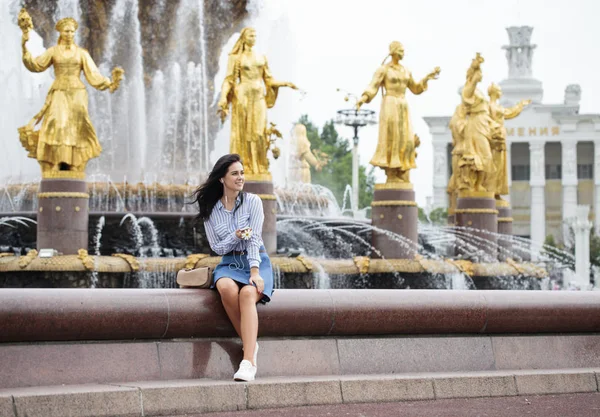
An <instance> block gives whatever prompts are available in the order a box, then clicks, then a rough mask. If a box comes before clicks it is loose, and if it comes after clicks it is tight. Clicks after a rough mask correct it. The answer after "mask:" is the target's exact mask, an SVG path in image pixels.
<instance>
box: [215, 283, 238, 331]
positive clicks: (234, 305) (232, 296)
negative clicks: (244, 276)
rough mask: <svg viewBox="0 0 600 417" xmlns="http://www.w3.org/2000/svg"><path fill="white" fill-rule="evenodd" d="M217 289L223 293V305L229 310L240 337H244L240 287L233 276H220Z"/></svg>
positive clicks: (230, 318)
mask: <svg viewBox="0 0 600 417" xmlns="http://www.w3.org/2000/svg"><path fill="white" fill-rule="evenodd" d="M217 290H218V291H219V294H220V295H221V301H222V303H223V307H224V308H225V311H226V312H227V316H228V317H229V320H230V321H231V324H232V325H233V327H234V328H235V331H236V332H237V334H238V336H239V337H242V332H241V315H240V301H239V298H240V287H238V285H237V284H236V282H235V281H234V280H232V279H231V278H220V279H219V280H218V281H217Z"/></svg>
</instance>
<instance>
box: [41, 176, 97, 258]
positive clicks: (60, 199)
mask: <svg viewBox="0 0 600 417" xmlns="http://www.w3.org/2000/svg"><path fill="white" fill-rule="evenodd" d="M89 198H90V196H89V194H88V192H87V183H86V182H85V180H80V179H62V178H61V179H58V178H57V179H42V182H41V183H40V189H39V192H38V215H37V248H38V250H39V249H55V250H57V251H58V252H59V253H62V254H64V255H73V254H77V251H78V250H79V249H86V250H87V248H88V201H89Z"/></svg>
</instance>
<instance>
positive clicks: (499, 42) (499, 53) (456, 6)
mask: <svg viewBox="0 0 600 417" xmlns="http://www.w3.org/2000/svg"><path fill="white" fill-rule="evenodd" d="M255 3H258V4H259V6H258V7H257V9H258V12H257V13H256V15H255V19H254V21H253V23H252V25H253V26H255V27H256V29H257V31H258V45H257V47H258V48H259V51H260V52H264V53H265V54H266V55H267V57H268V58H269V63H270V66H271V70H272V72H273V75H274V76H275V77H276V78H277V79H281V80H290V81H293V82H295V83H296V84H297V85H298V86H299V87H300V88H302V89H303V90H304V91H306V93H307V94H306V95H305V96H304V97H303V98H302V95H301V94H299V93H296V92H292V91H291V90H286V91H282V92H281V93H280V99H279V101H278V103H277V106H276V108H275V109H273V110H272V111H271V112H270V115H269V117H270V119H271V120H272V121H274V122H276V123H277V124H278V126H280V127H282V129H283V130H284V131H289V128H291V124H292V122H293V121H294V120H297V118H298V117H299V116H300V115H301V114H304V113H306V114H308V115H309V117H310V118H311V119H312V120H313V121H314V122H315V123H316V124H317V125H319V126H321V125H322V124H323V123H324V122H325V121H327V120H329V119H331V118H332V117H335V114H336V111H337V110H338V109H340V108H344V107H347V106H348V103H345V102H344V101H343V95H342V94H340V93H338V92H336V88H343V89H345V90H348V91H351V92H353V93H355V94H356V95H360V94H361V93H362V91H363V90H364V88H365V87H366V86H367V84H368V83H369V81H370V80H371V77H372V76H373V73H374V72H375V70H376V69H377V68H378V66H379V65H380V64H381V61H382V60H383V58H384V57H385V56H386V54H387V51H388V45H389V43H390V42H391V41H393V40H398V41H400V42H402V43H403V44H404V48H405V51H406V52H405V58H404V65H405V66H406V67H407V68H408V69H409V70H410V71H412V73H413V76H414V78H415V79H420V78H422V77H423V76H425V75H426V74H427V73H428V72H429V71H430V70H432V69H433V68H434V67H435V66H440V67H441V69H442V72H441V74H440V78H439V80H436V81H431V82H430V83H429V90H428V91H427V92H425V93H423V94H422V95H420V96H414V95H412V94H411V93H408V102H409V106H410V111H411V113H412V115H411V117H412V121H413V126H414V129H415V131H416V133H417V134H418V135H419V136H420V137H421V142H422V144H421V148H420V150H419V157H418V160H417V165H418V168H417V169H416V170H415V171H413V173H412V175H411V178H412V182H413V183H414V185H415V189H416V191H417V193H416V194H417V201H418V203H419V204H424V203H425V201H426V200H425V199H426V196H429V195H432V170H433V168H432V164H433V161H432V154H433V150H432V145H431V136H430V135H429V129H428V127H427V125H426V124H425V122H424V121H423V117H425V116H442V115H450V114H451V113H452V111H453V109H454V107H455V106H456V104H457V103H458V100H459V96H458V94H457V91H458V88H459V87H460V86H461V85H462V83H463V80H464V77H465V73H466V70H467V68H468V66H469V64H470V62H471V59H472V58H473V56H474V55H475V52H481V53H482V54H483V56H484V57H485V59H486V62H485V63H484V65H483V74H484V78H483V82H482V84H481V85H482V87H485V90H487V86H488V85H489V83H491V82H492V81H494V82H499V81H501V80H503V79H504V78H506V77H507V76H508V65H507V62H506V58H505V54H504V50H502V46H503V45H507V44H508V43H509V42H508V35H507V32H506V28H507V27H509V26H521V25H527V26H533V28H534V30H533V35H532V43H534V44H537V49H536V50H535V52H534V55H533V75H534V77H535V78H537V79H539V80H540V81H542V83H543V87H544V99H543V102H544V103H561V102H562V101H563V96H564V89H565V87H566V86H567V85H568V84H574V83H577V84H580V85H581V88H582V101H581V113H600V99H599V97H600V79H599V77H600V76H599V75H598V74H599V67H600V45H599V44H598V43H599V42H600V23H599V22H600V20H599V17H600V1H598V0H571V1H568V2H567V1H557V0H543V1H542V0H526V1H525V0H520V1H518V0H504V1H502V2H500V1H490V0H451V1H450V0H429V1H416V0H411V1H406V0H392V1H388V0H370V1H364V0H285V1H281V0H257V1H256V2H255ZM231 42H233V39H232V40H231V41H230V43H231ZM226 49H227V51H228V50H229V49H230V47H229V46H228V47H226ZM217 78H219V76H217ZM380 97H381V95H378V97H377V98H376V99H375V100H373V102H372V103H371V104H369V105H366V106H365V108H368V109H372V110H375V111H377V112H379V104H380ZM346 129H347V128H340V129H339V130H340V132H341V133H342V134H343V135H344V136H345V137H350V136H351V133H350V132H349V130H346ZM376 144H377V126H373V127H369V128H365V129H363V130H362V131H361V133H360V162H361V164H363V165H366V164H368V162H369V160H370V159H371V157H372V156H373V153H374V151H375V147H376ZM377 172H378V179H379V180H380V181H383V180H384V176H383V173H382V171H380V170H379V169H377Z"/></svg>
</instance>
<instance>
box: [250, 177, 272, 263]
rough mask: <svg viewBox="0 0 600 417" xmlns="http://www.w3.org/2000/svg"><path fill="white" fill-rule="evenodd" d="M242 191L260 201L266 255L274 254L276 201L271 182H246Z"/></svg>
mask: <svg viewBox="0 0 600 417" xmlns="http://www.w3.org/2000/svg"><path fill="white" fill-rule="evenodd" d="M244 191H247V192H249V193H252V194H257V195H258V196H259V197H260V199H261V200H262V203H263V209H264V212H265V221H264V223H263V230H262V238H263V241H264V242H265V248H266V249H267V253H269V254H274V253H275V252H276V251H277V227H276V224H277V200H276V199H275V194H273V182H272V181H253V180H248V181H246V183H245V184H244Z"/></svg>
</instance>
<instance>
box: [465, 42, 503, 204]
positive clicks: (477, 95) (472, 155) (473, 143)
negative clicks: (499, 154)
mask: <svg viewBox="0 0 600 417" xmlns="http://www.w3.org/2000/svg"><path fill="white" fill-rule="evenodd" d="M483 62H484V59H483V57H482V56H481V55H480V54H479V53H478V54H477V56H476V57H475V58H474V59H473V61H472V62H471V66H470V67H469V69H468V70H467V81H466V82H465V86H464V88H463V90H462V94H461V97H462V105H463V107H464V109H465V113H466V116H467V119H466V123H465V127H464V129H465V130H464V149H463V154H462V156H461V160H460V162H459V164H458V165H459V184H458V187H459V189H460V190H468V191H472V192H484V193H485V192H487V193H493V192H494V187H495V183H496V181H495V175H496V168H495V166H494V161H493V158H492V148H491V146H490V142H491V140H492V131H493V130H494V129H496V128H497V123H496V122H495V121H494V120H492V118H491V117H490V106H489V103H488V101H487V99H486V97H485V96H484V95H483V93H482V92H481V91H479V90H478V89H477V84H479V82H480V81H481V79H482V77H483V76H482V73H481V64H482V63H483Z"/></svg>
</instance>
